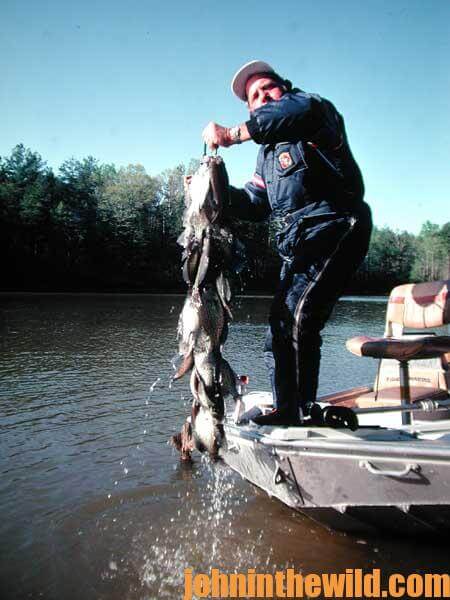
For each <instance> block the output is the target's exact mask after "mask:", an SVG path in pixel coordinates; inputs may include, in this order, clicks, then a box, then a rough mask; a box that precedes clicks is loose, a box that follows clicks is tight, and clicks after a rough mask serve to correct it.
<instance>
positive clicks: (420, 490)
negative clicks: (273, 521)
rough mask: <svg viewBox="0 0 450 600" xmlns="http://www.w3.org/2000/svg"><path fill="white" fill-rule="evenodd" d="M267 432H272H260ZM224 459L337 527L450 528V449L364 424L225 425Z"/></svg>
mask: <svg viewBox="0 0 450 600" xmlns="http://www.w3.org/2000/svg"><path fill="white" fill-rule="evenodd" d="M261 430H265V431H261ZM226 436H227V441H228V448H227V450H226V451H223V452H222V457H223V459H224V461H225V462H226V463H227V464H228V465H229V466H230V467H231V468H232V469H234V470H235V471H237V472H238V473H239V474H240V475H241V476H242V477H243V478H244V479H246V480H248V481H250V482H251V483H253V484H254V485H256V486H258V487H259V488H261V489H263V490H265V491H266V492H267V493H268V494H269V495H270V496H273V497H275V498H278V499H279V500H281V501H282V502H283V503H284V504H286V505H287V506H289V507H291V508H293V509H295V510H297V511H300V512H301V513H303V514H305V515H307V516H308V517H310V518H313V519H314V520H317V521H319V522H321V523H324V524H326V525H328V526H330V527H332V528H334V529H340V530H345V531H361V530H379V529H389V530H390V531H402V532H406V533H414V534H416V533H430V532H433V533H436V532H439V533H442V532H443V531H448V530H449V529H450V446H449V445H448V442H446V441H445V440H444V441H440V440H427V439H423V440H422V439H417V438H416V437H415V436H414V435H411V434H410V433H408V432H402V431H398V430H383V429H381V428H364V429H360V430H358V431H357V432H354V433H353V432H341V431H336V430H329V429H326V428H304V429H303V428H289V429H282V428H278V429H274V428H268V427H266V428H254V427H238V426H235V425H227V426H226Z"/></svg>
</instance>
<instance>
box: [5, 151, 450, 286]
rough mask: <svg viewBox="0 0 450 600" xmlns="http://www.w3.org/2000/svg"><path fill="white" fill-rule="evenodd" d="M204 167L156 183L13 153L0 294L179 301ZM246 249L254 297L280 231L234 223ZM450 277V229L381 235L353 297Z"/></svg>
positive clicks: (270, 272) (269, 271)
mask: <svg viewBox="0 0 450 600" xmlns="http://www.w3.org/2000/svg"><path fill="white" fill-rule="evenodd" d="M197 165H198V162H196V161H191V163H190V164H189V165H187V166H185V165H178V166H176V167H174V168H172V169H168V170H166V171H164V172H163V173H161V174H159V175H157V176H151V175H149V174H147V173H146V171H145V169H144V167H143V166H142V165H129V166H128V167H120V168H117V167H115V166H114V165H112V164H101V163H100V162H99V161H98V160H96V159H95V158H93V157H92V156H88V157H87V158H84V159H82V160H77V159H75V158H71V159H69V160H66V161H65V162H64V163H63V164H62V165H61V166H60V168H59V169H58V172H57V173H54V172H53V170H52V169H51V168H49V167H48V166H47V165H46V163H45V162H44V161H43V159H42V158H41V156H40V155H39V154H38V153H36V152H33V151H32V150H30V149H28V148H25V146H24V145H22V144H19V145H17V146H16V147H15V148H14V149H13V150H12V152H11V154H10V156H5V157H0V250H1V254H2V257H3V261H4V267H3V269H2V272H3V277H2V280H1V286H0V288H1V289H3V290H28V291H37V290H42V291H43V290H48V291H78V290H80V291H147V292H156V291H183V290H184V289H185V284H184V283H183V281H182V277H181V271H180V256H181V251H180V248H179V246H178V244H177V238H178V236H179V234H180V232H181V230H182V215H183V210H184V190H183V178H184V176H185V175H186V174H188V173H191V172H192V171H193V170H194V169H195V168H196V166H197ZM233 225H234V228H235V231H236V234H237V236H238V237H239V238H240V239H241V240H242V241H243V242H244V244H245V246H246V247H247V254H248V257H249V261H248V273H247V274H246V275H244V276H243V281H244V282H245V288H246V289H247V290H248V291H259V292H263V291H265V292H270V291H272V289H273V286H274V282H275V281H276V280H277V276H278V271H279V267H280V264H279V259H278V257H277V254H276V250H275V233H276V226H275V224H273V223H272V224H269V225H267V224H253V223H242V222H241V223H234V224H233ZM449 276H450V222H448V223H446V224H445V225H443V226H439V225H436V224H433V223H431V222H428V221H427V222H426V223H425V224H424V225H423V227H422V230H421V231H420V233H419V235H413V234H411V233H408V232H406V231H402V232H398V231H393V230H392V229H390V228H388V227H385V228H382V229H379V228H375V229H374V232H373V235H372V239H371V244H370V249H369V253H368V256H367V259H366V260H365V262H364V264H363V265H362V266H361V268H360V270H359V271H358V273H357V274H356V276H355V278H354V279H353V281H352V283H351V284H350V287H349V289H348V292H352V293H385V292H386V291H388V290H389V289H390V288H391V287H393V286H394V285H397V284H398V283H405V282H409V281H427V280H433V279H441V278H448V277H449Z"/></svg>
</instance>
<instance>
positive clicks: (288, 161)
mask: <svg viewBox="0 0 450 600" xmlns="http://www.w3.org/2000/svg"><path fill="white" fill-rule="evenodd" d="M278 161H279V163H280V166H281V168H282V169H287V168H289V167H290V166H292V165H293V164H294V161H293V160H292V156H291V155H290V154H289V152H281V154H280V155H279V156H278Z"/></svg>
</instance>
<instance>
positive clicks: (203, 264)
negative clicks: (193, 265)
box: [194, 231, 211, 289]
mask: <svg viewBox="0 0 450 600" xmlns="http://www.w3.org/2000/svg"><path fill="white" fill-rule="evenodd" d="M210 248H211V237H210V235H209V232H208V231H206V232H205V233H204V235H203V243H202V250H201V254H200V260H199V261H198V267H197V274H196V276H195V281H194V287H195V288H197V289H198V288H199V287H200V286H201V284H202V283H203V281H204V279H205V277H206V274H207V272H208V267H209V252H210Z"/></svg>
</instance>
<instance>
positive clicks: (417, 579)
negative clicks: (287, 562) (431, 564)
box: [184, 569, 450, 600]
mask: <svg viewBox="0 0 450 600" xmlns="http://www.w3.org/2000/svg"><path fill="white" fill-rule="evenodd" d="M319 597H321V598H450V575H449V574H448V573H444V574H438V573H421V574H418V573H412V574H410V575H403V574H401V573H393V574H390V575H389V576H387V577H383V574H382V572H381V570H380V569H372V570H368V571H365V570H363V569H345V571H344V572H341V573H320V574H318V573H307V574H305V573H296V572H295V570H294V569H286V570H285V571H276V572H275V573H257V572H256V569H248V571H247V572H246V573H225V572H221V571H220V570H219V569H211V571H210V573H209V574H206V573H193V569H185V570H184V600H193V598H319Z"/></svg>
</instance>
